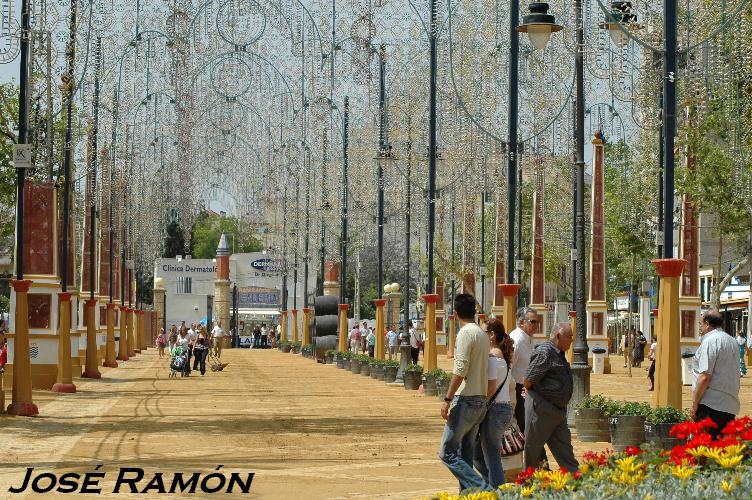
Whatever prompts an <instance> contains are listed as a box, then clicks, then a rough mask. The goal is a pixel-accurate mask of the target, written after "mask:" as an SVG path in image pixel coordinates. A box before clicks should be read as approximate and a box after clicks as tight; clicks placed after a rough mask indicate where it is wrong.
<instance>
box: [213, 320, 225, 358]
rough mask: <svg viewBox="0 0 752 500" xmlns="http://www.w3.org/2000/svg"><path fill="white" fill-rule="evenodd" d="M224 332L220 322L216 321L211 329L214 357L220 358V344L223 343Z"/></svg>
mask: <svg viewBox="0 0 752 500" xmlns="http://www.w3.org/2000/svg"><path fill="white" fill-rule="evenodd" d="M224 336H225V331H224V330H223V329H222V321H217V324H216V325H214V328H212V346H213V347H214V355H215V356H216V357H220V356H221V355H222V343H223V342H224Z"/></svg>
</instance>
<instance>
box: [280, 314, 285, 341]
mask: <svg viewBox="0 0 752 500" xmlns="http://www.w3.org/2000/svg"><path fill="white" fill-rule="evenodd" d="M281 325H282V329H281V330H280V332H279V341H280V342H282V341H283V340H287V311H282V320H281Z"/></svg>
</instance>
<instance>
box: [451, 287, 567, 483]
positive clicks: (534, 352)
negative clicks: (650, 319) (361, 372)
mask: <svg viewBox="0 0 752 500" xmlns="http://www.w3.org/2000/svg"><path fill="white" fill-rule="evenodd" d="M454 303H455V312H456V313H457V317H458V321H459V324H460V330H459V332H458V333H457V341H456V345H455V351H454V368H453V370H452V378H451V380H450V382H449V388H448V390H447V394H446V397H445V398H444V403H443V404H442V407H441V416H442V417H443V418H444V419H445V420H446V424H445V426H444V435H443V437H442V441H441V448H440V451H439V457H440V458H441V460H442V461H443V462H444V464H445V465H446V466H447V467H448V468H449V470H450V471H451V472H452V474H454V476H455V477H456V478H457V479H458V481H459V485H460V491H463V490H466V489H469V488H472V489H479V490H488V491H493V490H496V489H497V488H498V487H499V485H501V484H502V483H504V482H505V478H504V468H503V466H502V463H501V453H500V450H501V443H502V439H503V437H504V433H505V432H506V430H507V429H508V428H509V426H510V425H512V418H513V416H514V418H515V420H516V423H517V426H519V427H520V429H524V435H525V440H526V441H525V445H524V451H523V459H524V463H525V466H526V467H527V466H532V467H538V466H539V465H540V464H541V463H542V462H543V461H544V460H545V459H546V457H545V454H544V445H546V444H548V446H549V449H550V450H551V453H552V454H553V455H554V458H555V459H556V461H557V463H558V464H559V466H560V467H564V468H566V469H567V470H569V471H572V472H574V471H576V470H577V468H578V466H579V464H578V462H577V459H576V458H575V456H574V450H573V448H572V436H571V434H570V432H569V428H568V427H567V405H568V403H569V400H570V399H571V397H572V391H573V385H574V382H573V379H572V372H571V369H570V367H569V363H568V362H567V360H566V357H565V353H566V352H567V350H568V349H569V347H570V345H571V344H572V340H573V333H572V329H571V326H570V325H569V323H558V324H556V325H555V326H554V328H553V330H552V332H551V336H550V338H549V340H548V341H547V342H544V343H543V344H541V345H539V346H537V348H534V345H533V335H534V334H535V333H536V332H537V331H538V329H539V328H538V325H539V323H538V322H539V319H538V314H537V313H536V312H535V311H534V310H533V309H530V308H527V307H524V308H521V309H520V310H518V312H517V325H518V326H517V328H516V329H515V330H514V331H513V332H511V334H510V335H508V334H507V332H506V331H505V329H504V326H503V324H502V323H501V321H500V320H499V319H497V318H492V319H491V320H490V321H489V322H488V323H487V324H486V325H484V326H485V331H484V329H483V328H481V326H479V325H478V324H477V323H476V322H475V298H474V297H473V296H472V295H468V294H460V295H458V296H457V297H456V298H455V301H454ZM512 384H514V385H512ZM513 386H514V387H515V391H514V392H512V387H513ZM512 398H514V409H513V406H512V404H513V403H512Z"/></svg>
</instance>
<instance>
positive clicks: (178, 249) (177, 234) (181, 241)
mask: <svg viewBox="0 0 752 500" xmlns="http://www.w3.org/2000/svg"><path fill="white" fill-rule="evenodd" d="M166 233H167V234H166V235H165V238H164V251H163V252H162V257H164V258H167V259H173V258H175V256H176V255H183V251H184V250H185V238H184V236H183V228H182V226H181V225H180V224H179V223H178V222H177V221H172V222H170V223H169V224H167V228H166Z"/></svg>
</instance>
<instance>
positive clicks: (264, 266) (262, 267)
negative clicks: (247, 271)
mask: <svg viewBox="0 0 752 500" xmlns="http://www.w3.org/2000/svg"><path fill="white" fill-rule="evenodd" d="M251 267H252V268H253V269H256V270H257V271H264V272H267V273H278V272H280V271H281V270H282V266H281V265H280V263H279V262H277V261H276V260H274V259H269V258H265V259H256V260H254V261H251Z"/></svg>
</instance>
